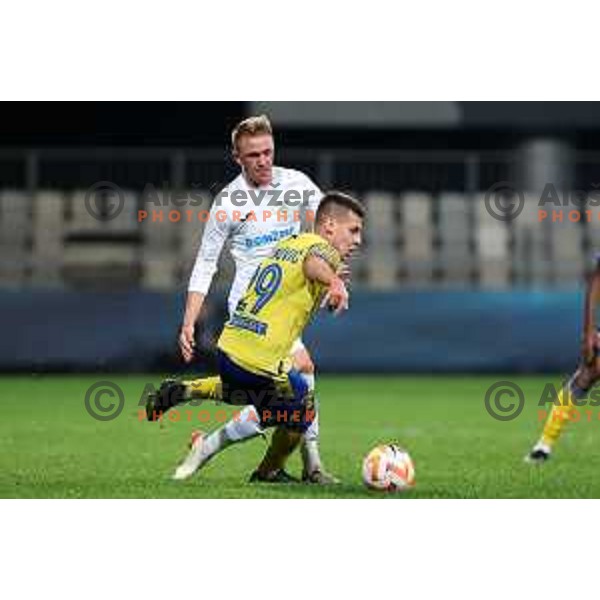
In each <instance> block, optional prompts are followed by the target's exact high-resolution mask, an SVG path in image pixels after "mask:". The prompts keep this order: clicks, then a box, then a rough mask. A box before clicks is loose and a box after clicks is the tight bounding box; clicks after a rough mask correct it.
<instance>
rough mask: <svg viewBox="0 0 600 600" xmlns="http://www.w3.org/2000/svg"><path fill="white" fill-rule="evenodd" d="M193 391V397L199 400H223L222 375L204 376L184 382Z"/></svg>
mask: <svg viewBox="0 0 600 600" xmlns="http://www.w3.org/2000/svg"><path fill="white" fill-rule="evenodd" d="M184 383H185V384H186V385H188V386H189V387H190V389H191V391H192V398H193V399H197V400H222V399H223V385H222V383H221V378H220V377H202V378H201V379H192V380H189V381H185V382H184Z"/></svg>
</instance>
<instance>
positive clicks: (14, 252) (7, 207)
mask: <svg viewBox="0 0 600 600" xmlns="http://www.w3.org/2000/svg"><path fill="white" fill-rule="evenodd" d="M30 237H31V198H30V196H29V195H28V194H27V193H25V192H18V191H9V190H7V191H4V192H2V193H1V194H0V284H2V285H6V286H10V287H12V286H19V285H22V284H23V283H24V282H25V279H26V276H27V266H28V262H29V260H28V259H29V254H30V252H29V249H28V244H29V240H30Z"/></svg>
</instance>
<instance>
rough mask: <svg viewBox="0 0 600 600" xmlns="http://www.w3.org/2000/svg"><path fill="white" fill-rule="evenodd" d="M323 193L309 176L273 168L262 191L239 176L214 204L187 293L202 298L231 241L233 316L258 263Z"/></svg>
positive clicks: (313, 210)
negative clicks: (228, 241) (222, 253)
mask: <svg viewBox="0 0 600 600" xmlns="http://www.w3.org/2000/svg"><path fill="white" fill-rule="evenodd" d="M322 195H323V194H322V192H321V190H320V189H319V188H318V187H317V186H316V185H315V184H314V183H313V182H312V181H311V179H310V178H309V177H307V176H306V175H305V174H304V173H301V172H300V171H295V170H293V169H284V168H282V167H273V181H272V183H271V184H270V185H269V186H266V187H263V188H256V187H253V186H251V185H249V184H248V182H247V181H246V179H245V177H244V175H243V174H240V175H239V176H238V177H236V178H235V179H234V180H233V181H232V182H231V183H230V184H229V185H228V186H227V187H225V189H224V190H223V191H222V192H221V193H220V194H218V195H217V197H216V198H215V201H214V202H213V205H212V207H211V210H210V216H209V218H208V221H207V223H206V228H205V230H204V235H203V236H202V243H201V245H200V249H199V251H198V256H197V258H196V263H195V265H194V269H193V270H192V275H191V277H190V283H189V287H188V289H189V291H190V292H200V293H202V294H205V295H206V294H207V292H208V290H209V288H210V284H211V282H212V278H213V276H214V274H215V271H216V270H217V262H218V260H219V256H220V254H221V251H222V249H223V245H224V244H225V242H226V241H227V240H230V241H231V254H232V256H233V259H234V262H235V277H234V280H233V284H232V286H231V290H230V292H229V300H228V306H229V312H230V314H233V312H234V310H235V307H236V305H237V303H238V301H239V300H240V298H241V297H242V296H243V294H244V292H245V291H246V288H247V286H248V283H249V281H250V279H251V278H252V275H253V274H254V272H255V271H256V268H257V267H258V265H259V264H260V263H261V262H262V260H263V259H264V258H266V257H268V256H271V254H272V253H273V249H274V247H275V246H276V245H277V243H278V242H279V241H280V240H283V239H285V238H288V237H290V236H292V235H295V234H297V233H299V232H300V229H301V224H302V223H301V220H300V215H308V218H309V220H310V218H311V217H312V218H314V215H315V214H316V211H317V208H318V205H319V202H320V201H321V197H322ZM307 211H310V212H307Z"/></svg>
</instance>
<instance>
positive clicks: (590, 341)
mask: <svg viewBox="0 0 600 600" xmlns="http://www.w3.org/2000/svg"><path fill="white" fill-rule="evenodd" d="M599 302H600V261H598V262H597V264H596V268H595V269H594V272H593V273H592V274H591V275H590V278H589V281H588V286H587V291H586V294H585V309H584V310H585V313H584V317H583V344H582V349H581V351H582V352H581V353H582V357H583V360H584V361H585V362H586V363H590V362H592V361H593V360H594V358H595V356H596V346H597V337H598V333H597V329H596V307H597V306H598V303H599Z"/></svg>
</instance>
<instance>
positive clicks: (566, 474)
mask: <svg viewBox="0 0 600 600" xmlns="http://www.w3.org/2000/svg"><path fill="white" fill-rule="evenodd" d="M100 379H112V380H113V381H115V382H117V383H118V384H119V385H120V386H121V388H122V389H123V391H124V392H125V398H126V405H125V408H124V410H123V412H122V413H121V415H120V416H119V417H117V418H116V419H115V420H113V421H109V422H99V421H96V420H94V419H92V418H91V417H90V416H89V414H88V413H87V412H86V410H85V407H84V396H85V392H86V390H87V389H88V387H89V386H90V385H92V384H93V383H94V382H96V381H98V380H100ZM500 379H510V380H512V381H515V382H517V383H518V384H519V385H520V386H521V387H522V389H523V390H524V392H525V394H526V399H527V400H526V405H525V409H524V411H523V413H522V414H521V415H520V416H519V417H518V418H517V419H516V420H514V421H511V422H506V423H503V422H498V421H495V420H493V419H492V418H491V417H490V416H489V415H488V413H487V412H486V410H485V407H484V401H483V399H484V395H485V392H486V390H487V388H488V387H489V386H490V385H491V384H492V383H493V382H494V381H497V380H500ZM548 381H554V382H557V381H558V378H556V379H553V378H548V377H494V376H461V377H459V376H456V377H435V376H428V377H417V376H398V377H371V376H361V377H359V376H355V377H339V376H322V377H320V379H319V380H318V386H319V388H318V391H319V397H320V402H321V448H322V455H323V457H324V460H325V463H326V465H327V467H328V468H329V469H330V470H331V471H332V472H334V473H336V474H337V475H338V476H339V477H340V478H341V479H342V480H343V483H342V484H341V485H339V486H336V487H332V488H318V487H314V486H305V485H298V484H296V485H286V486H274V485H266V484H249V483H247V478H248V475H249V474H250V472H251V470H252V469H253V467H254V466H255V465H256V464H257V463H258V461H259V460H260V457H261V455H262V453H263V451H264V449H265V447H266V446H265V442H264V441H263V440H261V439H260V438H259V439H255V440H252V441H250V442H247V443H245V444H240V445H238V446H235V447H232V448H230V449H228V450H227V451H226V452H225V453H224V454H222V455H221V456H219V457H217V458H216V459H215V460H214V461H213V462H211V463H210V464H209V465H208V466H207V467H206V468H205V469H204V470H203V471H201V472H200V473H199V474H198V476H196V477H195V478H193V479H192V480H189V481H187V482H184V483H178V482H172V481H170V480H169V475H170V473H171V472H172V470H173V468H174V466H175V465H176V463H177V462H178V460H179V459H180V458H181V457H183V455H184V453H185V447H186V443H187V440H188V438H189V434H190V432H191V431H192V430H193V429H195V428H198V427H200V426H201V424H200V423H198V420H197V418H196V417H197V414H198V412H199V411H200V410H204V409H205V408H207V407H208V404H203V405H202V406H201V407H193V408H185V407H184V408H182V410H181V415H180V416H181V419H180V421H179V422H169V421H167V422H165V423H164V425H163V426H159V425H158V424H154V423H147V422H142V421H140V420H139V419H138V410H139V408H138V403H139V399H140V395H141V391H142V389H143V388H144V384H145V383H146V382H156V383H158V378H157V377H156V376H142V375H131V376H124V375H119V376H114V377H111V376H104V377H100V376H98V375H89V376H30V377H27V376H3V377H2V378H1V379H0V403H1V408H2V411H1V415H2V419H1V420H0V497H2V498H14V497H17V498H362V497H365V498H386V499H408V498H505V497H507V498H540V497H544V498H545V497H551V498H564V497H580V498H600V478H599V477H598V476H597V474H598V472H600V419H598V415H599V414H600V408H592V409H589V410H591V411H592V415H593V416H592V418H591V420H590V421H589V422H588V421H587V419H584V418H582V420H581V421H580V422H579V423H570V424H569V426H568V429H567V431H566V433H565V435H564V436H563V438H562V439H561V441H560V444H559V446H558V448H557V451H556V454H555V456H554V458H553V459H552V461H551V462H550V463H548V464H547V465H544V466H543V467H531V466H528V465H525V464H524V463H523V456H524V454H525V453H526V451H527V449H528V448H529V447H530V445H531V443H532V442H533V441H534V440H535V439H536V437H537V435H538V434H539V431H540V428H541V423H540V422H539V417H538V410H539V407H538V400H539V397H540V393H541V390H542V389H543V386H544V384H545V383H546V382H548ZM223 408H226V410H227V411H228V412H231V409H229V408H227V407H223V406H219V407H216V408H212V409H211V410H212V412H213V415H214V414H215V411H216V410H222V409H223ZM186 410H189V411H191V413H190V416H188V415H187V414H185V411H186ZM215 417H216V415H215ZM188 419H190V420H188ZM216 426H217V422H216V420H215V419H213V420H212V422H211V424H210V425H209V426H208V427H207V426H206V425H204V428H205V429H207V428H208V429H210V428H215V427H216ZM386 441H396V442H398V443H400V444H401V445H402V446H404V447H406V448H407V449H408V450H409V452H410V453H411V455H412V457H413V459H414V461H415V465H416V475H417V485H416V488H415V489H414V490H412V491H410V492H407V493H402V494H381V493H377V492H371V491H368V490H366V489H365V488H364V487H363V486H362V483H361V478H360V467H361V462H362V458H363V456H364V455H365V454H366V452H367V451H368V450H369V449H370V448H371V447H373V446H375V445H376V444H378V443H381V442H386ZM290 471H291V472H293V473H296V474H298V473H299V472H300V461H299V458H298V456H296V455H295V456H293V457H292V459H291V461H290Z"/></svg>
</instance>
